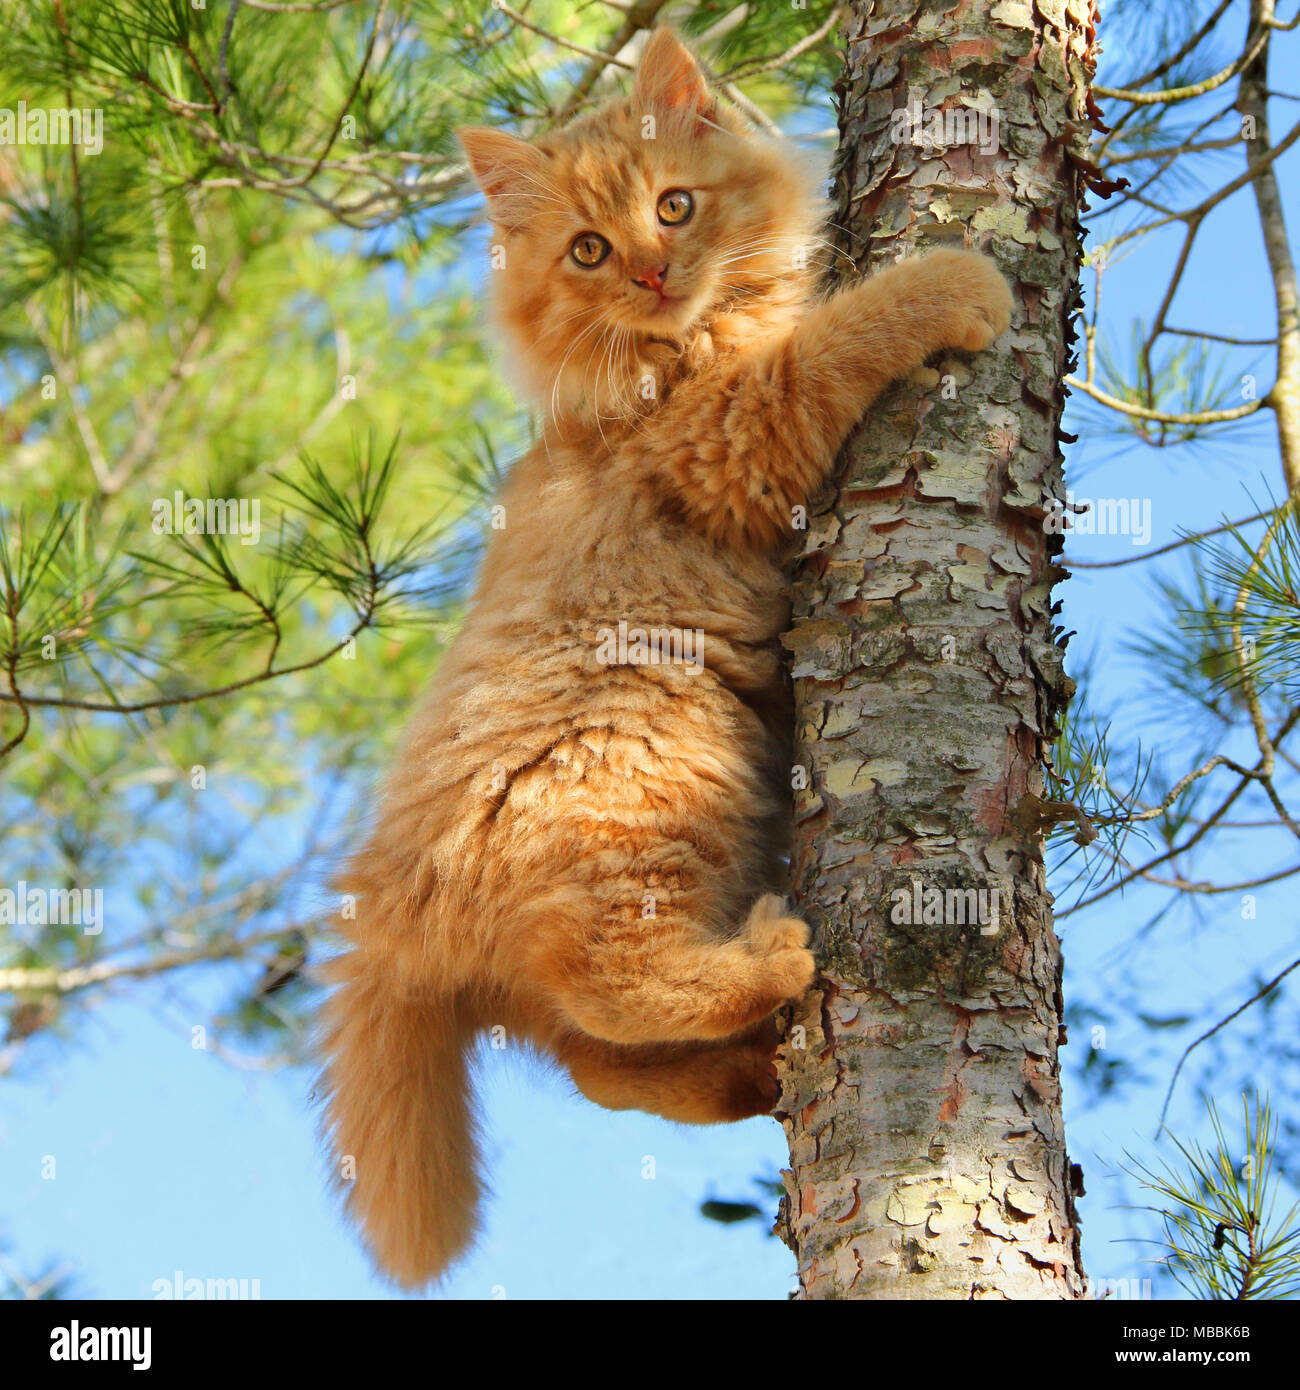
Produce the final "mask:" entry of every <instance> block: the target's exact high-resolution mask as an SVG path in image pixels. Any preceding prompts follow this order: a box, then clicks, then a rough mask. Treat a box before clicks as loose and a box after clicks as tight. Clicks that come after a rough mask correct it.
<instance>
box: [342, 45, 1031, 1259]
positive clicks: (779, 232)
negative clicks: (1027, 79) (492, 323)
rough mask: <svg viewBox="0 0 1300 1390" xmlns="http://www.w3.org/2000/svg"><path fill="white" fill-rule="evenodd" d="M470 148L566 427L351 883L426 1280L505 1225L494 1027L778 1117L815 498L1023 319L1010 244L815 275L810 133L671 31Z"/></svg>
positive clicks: (370, 1153)
mask: <svg viewBox="0 0 1300 1390" xmlns="http://www.w3.org/2000/svg"><path fill="white" fill-rule="evenodd" d="M461 140H462V142H463V144H464V147H465V151H466V153H467V155H468V156H469V160H470V163H471V165H472V167H473V170H474V173H475V176H476V177H477V179H478V182H479V184H480V186H481V187H482V189H483V192H484V193H485V194H486V196H487V202H488V211H489V214H490V217H491V221H492V227H493V241H494V243H495V245H496V247H498V248H501V250H503V251H504V266H503V268H501V269H499V270H497V271H495V273H494V275H493V277H492V278H493V281H494V299H495V306H494V307H495V311H496V316H497V318H498V319H499V321H500V323H501V325H502V326H503V328H504V330H505V334H506V336H507V338H508V340H509V342H510V346H511V350H512V354H513V358H514V360H515V362H516V364H517V367H518V371H519V375H520V377H521V379H522V381H523V383H524V386H525V389H526V390H527V391H528V393H529V394H530V395H531V397H532V398H533V399H534V400H535V402H536V405H537V407H538V410H539V415H540V421H541V426H542V433H541V438H540V440H539V442H538V443H537V444H536V445H535V447H534V448H533V449H532V450H531V451H530V452H529V453H528V454H527V455H526V456H525V457H524V458H522V459H521V460H520V461H519V462H518V464H517V465H516V466H515V468H514V470H513V473H512V475H511V477H510V480H509V483H508V484H507V486H506V488H505V491H504V493H503V496H502V499H501V500H502V502H503V504H504V507H505V526H504V529H503V530H501V531H499V532H497V533H495V534H494V538H493V540H492V544H491V547H490V549H489V551H488V554H487V557H486V560H485V562H484V566H483V572H482V575H481V577H480V580H479V584H478V588H477V591H476V593H475V596H474V599H473V602H472V605H471V608H470V612H469V616H468V619H467V621H466V623H465V626H464V630H463V631H462V632H461V633H460V635H459V637H458V638H457V640H456V642H455V643H454V645H453V646H452V647H451V649H450V651H449V652H448V653H447V655H446V656H445V658H444V659H443V662H442V666H441V668H440V670H439V672H438V681H437V685H436V688H435V689H434V691H433V693H432V694H431V696H430V697H429V699H428V701H427V703H426V704H425V705H424V707H423V709H422V710H421V711H420V713H419V715H418V716H417V718H416V719H415V721H414V724H413V726H412V728H411V731H410V733H409V736H408V744H407V748H406V752H405V755H404V756H403V757H402V758H401V760H400V761H399V763H398V765H397V767H396V768H395V769H394V771H393V772H392V774H391V776H390V778H389V780H388V784H387V788H386V791H385V793H384V796H383V798H382V800H381V802H380V803H379V806H378V808H377V811H376V815H375V823H374V828H373V831H372V833H371V834H370V837H369V840H368V842H367V843H366V845H365V847H364V848H363V849H362V850H361V851H360V852H359V853H358V854H357V855H356V856H355V858H354V859H353V860H352V862H351V863H350V865H349V866H348V867H347V869H346V871H345V872H344V874H343V875H342V876H341V880H340V885H339V886H340V888H341V891H343V892H345V893H347V894H349V895H352V896H353V897H354V898H355V902H356V918H355V921H348V922H346V923H344V931H345V933H346V935H347V937H348V938H349V949H348V950H347V952H346V953H345V954H344V955H342V956H341V957H339V958H338V959H337V960H335V961H333V962H331V965H330V974H331V978H332V979H333V981H334V983H335V985H336V988H335V990H334V992H333V994H332V995H331V997H330V998H329V1000H328V1002H327V1004H326V1005H325V1010H324V1017H325V1036H324V1040H323V1051H324V1055H325V1059H326V1068H325V1088H326V1090H327V1092H328V1095H329V1102H328V1115H327V1126H328V1129H329V1132H330V1135H331V1139H332V1143H333V1146H334V1149H335V1151H336V1155H337V1156H338V1159H339V1161H340V1164H342V1163H343V1162H344V1161H345V1160H346V1159H348V1158H350V1159H351V1160H352V1171H354V1173H355V1176H354V1177H353V1178H352V1181H351V1186H350V1193H349V1204H350V1208H351V1210H352V1212H353V1214H354V1215H355V1216H356V1218H357V1219H358V1220H359V1222H360V1224H361V1226H362V1228H363V1230H364V1234H365V1238H366V1240H367V1242H368V1243H369V1245H370V1248H371V1250H372V1251H373V1252H374V1255H375V1257H376V1259H377V1261H378V1263H379V1264H380V1266H381V1267H382V1269H383V1270H384V1271H385V1272H386V1273H387V1274H388V1275H389V1276H391V1277H392V1278H394V1279H396V1280H397V1281H399V1282H400V1283H402V1284H405V1285H419V1284H423V1283H425V1282H427V1281H428V1280H430V1279H432V1278H435V1277H436V1276H438V1275H439V1274H440V1273H441V1272H442V1271H443V1270H444V1269H445V1267H446V1266H447V1264H448V1263H449V1262H450V1261H451V1260H453V1259H454V1258H455V1257H456V1256H457V1255H458V1254H460V1253H461V1252H462V1251H463V1250H464V1249H465V1247H466V1246H467V1244H468V1243H469V1242H470V1240H471V1239H472V1237H473V1234H474V1222H475V1207H476V1204H477V1200H478V1192H479V1181H478V1177H477V1174H476V1166H475V1146H474V1139H473V1126H474V1117H473V1114H472V1110H471V1103H470V1085H469V1076H468V1072H467V1052H468V1051H469V1049H470V1048H471V1047H472V1045H473V1043H474V1041H475V1038H476V1035H477V1034H478V1033H479V1032H480V1031H482V1030H485V1029H489V1028H492V1027H494V1026H498V1025H499V1026H501V1027H503V1028H504V1029H505V1030H506V1031H507V1033H508V1035H509V1037H510V1038H511V1039H512V1040H513V1041H520V1042H523V1043H525V1044H527V1045H530V1046H531V1047H533V1048H535V1049H537V1050H539V1051H540V1052H542V1053H544V1054H549V1055H550V1056H552V1057H554V1058H556V1059H558V1061H559V1062H560V1063H562V1064H563V1066H565V1067H566V1068H567V1069H568V1071H569V1073H570V1075H571V1076H572V1078H573V1080H574V1083H575V1084H576V1085H577V1087H578V1088H579V1089H580V1090H581V1091H582V1092H583V1093H584V1094H585V1095H587V1096H589V1097H590V1098H591V1099H592V1100H594V1101H596V1102H597V1103H598V1104H600V1105H603V1106H606V1107H608V1108H610V1109H625V1108H636V1109H641V1110H648V1111H651V1112H653V1113H655V1114H659V1115H664V1116H666V1117H667V1118H669V1119H671V1120H681V1121H688V1122H692V1123H699V1124H709V1123H714V1122H717V1121H728V1120H739V1119H743V1118H744V1117H746V1116H749V1115H759V1114H764V1113H766V1112H768V1111H769V1110H770V1109H771V1107H772V1105H773V1103H774V1101H775V1098H776V1083H775V1078H774V1073H773V1067H772V1054H773V1050H774V1045H775V1036H776V1035H775V1029H774V1027H773V1024H772V1015H773V1013H774V1011H775V1010H776V1009H778V1008H779V1007H780V1006H781V1005H782V1004H783V1003H784V1002H785V1001H787V1000H789V999H792V998H794V997H796V996H798V995H799V994H800V993H801V992H802V991H804V990H805V989H806V988H807V987H808V986H809V984H810V983H811V982H812V979H813V975H814V962H813V957H812V954H811V953H810V951H809V950H808V929H807V927H806V926H805V924H804V923H803V922H801V921H798V920H797V919H795V918H793V917H791V916H789V915H788V913H787V910H786V908H785V906H784V904H783V900H782V899H781V898H780V897H778V896H776V894H777V892H778V891H779V889H780V887H781V885H782V881H783V877H784V858H783V856H784V854H785V850H786V845H787V839H788V834H789V821H790V812H789V787H790V767H791V751H790V743H791V723H792V719H791V711H790V704H789V693H788V684H787V681H786V678H785V676H784V673H783V667H782V661H781V649H780V644H779V636H780V634H781V632H782V631H783V630H784V629H785V627H786V625H787V622H788V617H789V607H788V600H787V593H786V583H785V580H784V578H783V572H782V565H783V563H784V561H785V560H786V559H787V558H788V556H789V554H790V550H791V543H792V541H793V540H794V539H795V538H796V535H797V532H796V530H795V524H794V518H795V516H796V511H795V509H796V508H797V507H799V506H802V505H803V504H805V503H806V502H807V500H808V498H809V497H810V495H811V494H812V493H814V492H815V491H816V490H817V489H818V487H819V485H820V484H821V483H822V482H823V481H824V480H825V478H826V477H827V475H828V473H829V471H830V469H831V466H832V463H833V461H834V459H835V456H836V452H837V450H838V449H839V446H840V444H841V442H842V441H843V439H844V437H845V436H846V435H847V433H848V431H849V430H850V428H851V427H852V426H853V424H854V423H855V422H856V421H857V420H858V418H859V416H861V414H862V413H863V410H864V409H865V408H866V406H867V405H868V404H869V403H870V402H871V400H872V399H873V398H874V397H875V396H876V395H877V394H878V393H879V392H880V391H881V390H882V389H883V388H884V387H885V386H886V385H887V384H888V383H889V382H890V381H892V380H893V379H894V378H896V377H898V376H900V375H903V374H905V373H907V372H909V371H911V370H912V369H913V368H915V367H917V366H918V365H920V363H921V362H922V361H923V360H924V359H925V358H926V357H928V356H929V355H930V354H931V353H934V352H936V351H938V350H939V349H942V348H952V347H960V348H967V349H970V350H972V351H977V350H979V349H982V348H986V347H988V346H989V344H990V343H992V341H993V340H994V338H995V337H996V336H997V335H998V334H999V333H1000V332H1002V330H1003V329H1005V328H1006V327H1007V324H1008V322H1009V317H1010V308H1011V298H1010V294H1009V291H1008V289H1007V285H1006V283H1005V281H1004V280H1003V278H1002V276H1001V275H1000V274H999V273H998V271H997V270H996V268H995V267H994V265H993V264H992V262H991V261H989V260H987V259H985V258H984V257H982V256H979V255H976V254H973V253H969V252H964V251H952V250H944V251H936V252H934V253H932V254H930V255H927V256H925V257H922V258H918V259H912V260H906V261H903V262H902V263H901V264H899V265H897V266H895V267H893V268H891V269H889V270H885V271H882V272H881V273H880V274H877V275H874V276H872V277H871V278H870V279H868V280H865V281H862V282H860V283H858V284H856V285H854V286H853V287H852V288H850V289H847V290H845V291H843V292H841V293H838V294H836V295H834V296H833V297H831V298H829V299H827V298H822V297H820V295H819V288H818V281H819V278H820V272H819V258H818V257H817V256H816V255H815V254H813V252H814V251H815V247H816V245H817V243H818V242H819V240H820V235H819V233H820V228H821V225H822V222H823V219H824V217H825V209H824V207H823V205H822V203H821V202H820V200H819V198H818V197H817V196H816V194H815V192H814V190H813V189H812V188H811V187H810V185H809V179H808V176H807V175H806V173H805V172H804V170H803V169H802V168H801V166H800V162H799V161H800V156H799V155H798V153H797V152H796V151H794V150H791V149H787V148H786V147H784V146H783V145H781V144H780V143H779V142H775V141H772V140H769V139H766V138H760V137H758V136H756V135H755V134H754V133H753V132H752V131H750V130H749V129H748V128H747V127H746V126H745V125H744V124H743V122H742V121H741V120H740V119H739V117H737V115H736V114H735V113H734V112H732V111H731V110H729V109H727V108H724V107H722V106H721V105H719V103H718V102H716V101H715V100H714V99H713V97H712V96H711V95H710V93H709V90H708V88H707V86H706V83H705V81H704V79H703V77H702V75H701V73H700V70H699V68H698V67H697V65H696V64H695V62H694V60H693V59H692V57H691V56H690V54H689V53H688V52H687V51H686V49H685V48H683V47H682V45H681V44H680V43H679V42H678V40H677V39H676V38H675V37H674V36H673V35H672V34H671V33H670V32H669V31H668V30H665V29H660V30H658V31H656V33H655V34H654V35H653V36H652V37H651V39H650V42H649V44H648V45H647V47H646V50H645V54H644V57H643V59H642V61H641V64H640V67H639V70H638V72H637V75H636V81H635V85H634V88H633V91H632V94H631V95H630V96H629V97H627V98H620V99H615V100H612V101H610V102H609V103H607V104H606V105H604V106H603V107H601V108H600V109H599V110H597V111H595V112H593V113H591V114H589V115H586V116H583V117H581V118H580V119H578V120H575V121H573V122H572V123H571V124H570V125H569V126H567V127H566V128H564V129H562V130H558V131H553V132H550V133H548V134H546V135H543V136H541V137H539V138H538V139H537V140H535V141H533V142H531V143H526V142H524V141H522V140H519V139H516V138H515V137H514V136H511V135H507V134H505V133H503V132H499V131H492V130H465V131H463V132H461ZM342 1171H345V1172H347V1171H349V1169H342Z"/></svg>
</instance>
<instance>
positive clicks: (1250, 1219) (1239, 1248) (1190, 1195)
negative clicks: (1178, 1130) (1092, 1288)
mask: <svg viewBox="0 0 1300 1390" xmlns="http://www.w3.org/2000/svg"><path fill="white" fill-rule="evenodd" d="M1242 1109H1243V1112H1244V1140H1243V1143H1242V1153H1244V1159H1243V1158H1242V1157H1241V1155H1240V1154H1235V1153H1234V1152H1233V1150H1232V1148H1231V1147H1230V1146H1229V1143H1228V1139H1227V1136H1226V1135H1225V1133H1224V1128H1223V1124H1222V1122H1221V1120H1220V1118H1219V1114H1218V1111H1217V1109H1216V1108H1215V1107H1214V1105H1213V1103H1211V1104H1210V1106H1209V1113H1210V1123H1211V1125H1212V1127H1213V1130H1214V1148H1213V1150H1212V1151H1208V1150H1206V1149H1204V1148H1202V1147H1201V1145H1200V1144H1197V1143H1192V1144H1191V1145H1185V1144H1183V1143H1181V1142H1180V1141H1179V1140H1175V1141H1174V1143H1175V1145H1176V1146H1177V1149H1178V1152H1179V1153H1180V1154H1181V1156H1182V1159H1183V1167H1182V1169H1181V1171H1180V1170H1179V1169H1177V1168H1175V1167H1174V1166H1172V1165H1169V1164H1165V1165H1164V1166H1163V1168H1162V1169H1161V1170H1160V1171H1156V1170H1153V1169H1151V1168H1148V1167H1146V1166H1145V1165H1143V1164H1140V1163H1139V1164H1135V1169H1134V1170H1133V1176H1135V1177H1137V1178H1138V1180H1139V1181H1140V1182H1141V1185H1142V1187H1143V1188H1144V1189H1146V1191H1148V1192H1149V1193H1151V1194H1152V1196H1153V1197H1154V1198H1155V1199H1156V1202H1155V1204H1154V1205H1151V1206H1148V1207H1147V1208H1145V1209H1146V1210H1148V1211H1152V1212H1155V1213H1157V1214H1158V1215H1159V1217H1160V1221H1161V1225H1162V1228H1163V1232H1164V1238H1163V1240H1161V1241H1159V1242H1155V1243H1156V1244H1160V1245H1162V1246H1163V1247H1165V1250H1166V1253H1164V1254H1163V1255H1161V1257H1160V1259H1159V1263H1160V1264H1161V1265H1163V1266H1164V1268H1165V1269H1167V1270H1168V1271H1169V1273H1170V1274H1171V1275H1172V1277H1173V1278H1174V1280H1175V1281H1176V1282H1177V1283H1178V1285H1179V1286H1180V1287H1181V1288H1182V1289H1184V1290H1185V1291H1186V1292H1187V1293H1188V1294H1190V1296H1191V1297H1192V1298H1197V1299H1204V1300H1233V1301H1241V1300H1245V1299H1281V1298H1292V1297H1294V1296H1296V1295H1297V1294H1300V1224H1298V1223H1297V1217H1298V1216H1300V1203H1296V1204H1294V1205H1292V1206H1291V1207H1289V1208H1288V1209H1286V1210H1285V1211H1283V1212H1281V1213H1279V1212H1278V1203H1279V1200H1280V1198H1281V1185H1280V1183H1279V1180H1278V1179H1277V1177H1276V1175H1275V1172H1274V1144H1275V1140H1276V1137H1277V1125H1276V1121H1275V1120H1274V1117H1273V1113H1272V1110H1271V1109H1270V1107H1269V1103H1268V1101H1267V1100H1266V1099H1265V1100H1260V1099H1259V1098H1258V1097H1257V1098H1256V1100H1255V1104H1254V1106H1253V1108H1252V1107H1251V1105H1250V1104H1249V1103H1248V1101H1247V1100H1246V1098H1245V1097H1243V1098H1242Z"/></svg>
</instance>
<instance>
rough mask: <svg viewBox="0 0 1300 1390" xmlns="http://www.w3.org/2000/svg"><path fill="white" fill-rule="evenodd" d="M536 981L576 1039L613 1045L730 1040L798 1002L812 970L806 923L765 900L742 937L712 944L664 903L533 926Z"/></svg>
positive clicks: (700, 929) (541, 921)
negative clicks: (644, 912) (652, 909)
mask: <svg viewBox="0 0 1300 1390" xmlns="http://www.w3.org/2000/svg"><path fill="white" fill-rule="evenodd" d="M535 930H536V933H537V935H536V938H535V943H534V944H535V949H536V956H535V960H536V965H535V967H534V971H533V972H532V973H533V978H534V979H536V980H537V981H538V983H539V984H540V985H541V987H542V989H543V990H544V991H545V993H546V995H547V996H548V998H549V999H550V1001H551V1003H552V1004H553V1006H554V1007H555V1008H556V1010H557V1011H558V1012H559V1014H560V1015H561V1016H562V1017H563V1018H566V1019H568V1020H569V1021H571V1023H572V1024H573V1025H574V1026H575V1027H576V1028H577V1029H578V1030H580V1031H581V1032H583V1033H589V1034H591V1035H592V1036H593V1037H595V1038H600V1039H602V1040H604V1041H606V1042H613V1043H623V1044H628V1043H655V1042H672V1041H684V1040H691V1039H697V1040H707V1039H715V1038H726V1037H730V1036H731V1035H732V1034H734V1033H739V1032H741V1031H742V1030H744V1029H746V1028H750V1027H752V1026H753V1025H755V1024H757V1023H759V1022H760V1021H761V1020H762V1019H764V1018H766V1017H767V1016H768V1015H769V1014H771V1013H772V1012H773V1011H774V1010H775V1009H776V1008H777V1007H778V1006H779V1005H781V1004H783V1003H785V1002H786V1001H787V1000H790V999H795V998H797V997H798V996H799V995H801V994H802V993H803V992H804V991H805V990H806V989H807V988H808V986H809V985H810V984H812V981H813V976H814V975H815V973H816V964H815V962H814V960H813V956H812V952H811V951H809V950H808V939H809V931H808V927H807V925H806V924H805V923H804V922H801V921H799V920H798V919H797V918H794V917H788V916H786V915H785V905H784V903H783V901H782V900H781V899H780V898H778V897H776V896H775V895H774V894H766V895H764V896H763V897H761V898H760V899H759V900H758V901H757V902H756V903H755V904H754V906H753V908H752V909H751V910H750V912H749V915H748V917H747V918H746V921H745V925H744V927H743V928H742V930H741V931H740V933H739V935H737V936H735V937H733V938H732V939H730V940H718V939H717V938H716V937H712V936H710V934H709V933H708V932H707V931H706V930H705V929H704V928H703V927H702V926H700V925H698V924H697V923H695V922H693V921H691V920H690V919H688V918H686V917H685V916H684V915H682V914H680V913H677V912H674V910H673V909H672V907H671V904H661V905H660V906H659V909H658V912H657V914H656V916H654V917H653V918H649V919H645V918H642V917H641V916H640V915H639V914H638V913H636V912H635V911H634V910H623V911H611V910H608V909H606V910H604V911H603V912H602V911H595V912H593V914H592V915H591V916H589V917H583V916H580V915H578V914H576V913H573V912H567V913H561V914H558V915H549V916H547V917H545V918H541V919H535Z"/></svg>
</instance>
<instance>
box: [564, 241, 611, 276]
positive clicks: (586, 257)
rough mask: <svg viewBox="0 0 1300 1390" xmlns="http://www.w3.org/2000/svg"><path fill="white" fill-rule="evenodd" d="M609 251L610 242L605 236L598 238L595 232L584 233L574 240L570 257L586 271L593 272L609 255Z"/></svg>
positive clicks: (570, 248)
mask: <svg viewBox="0 0 1300 1390" xmlns="http://www.w3.org/2000/svg"><path fill="white" fill-rule="evenodd" d="M609 249H610V248H609V242H607V241H606V240H605V238H604V237H603V236H597V235H596V233H595V232H583V233H582V234H581V235H579V236H576V237H574V238H573V245H572V246H570V247H569V255H571V256H572V257H573V259H574V260H575V261H576V262H577V264H578V265H580V266H581V267H582V268H583V269H584V270H591V269H592V268H593V267H594V266H598V265H599V264H600V263H601V261H603V260H604V259H605V257H606V256H608V255H609Z"/></svg>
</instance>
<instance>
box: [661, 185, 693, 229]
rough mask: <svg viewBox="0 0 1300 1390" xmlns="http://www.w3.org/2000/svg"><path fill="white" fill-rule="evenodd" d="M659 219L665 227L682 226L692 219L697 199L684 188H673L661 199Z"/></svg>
mask: <svg viewBox="0 0 1300 1390" xmlns="http://www.w3.org/2000/svg"><path fill="white" fill-rule="evenodd" d="M656 210H657V211H658V213H659V220H660V222H662V223H663V224H664V226H665V227H680V226H681V225H682V223H683V222H689V221H690V220H691V213H693V212H694V211H695V199H694V198H692V197H691V195H690V194H689V193H688V192H687V191H686V190H685V189H684V188H671V189H669V190H668V192H667V193H665V194H664V195H663V197H662V198H660V199H659V207H658V208H657V209H656Z"/></svg>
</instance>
